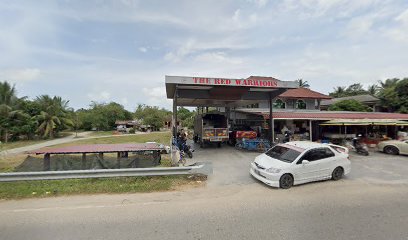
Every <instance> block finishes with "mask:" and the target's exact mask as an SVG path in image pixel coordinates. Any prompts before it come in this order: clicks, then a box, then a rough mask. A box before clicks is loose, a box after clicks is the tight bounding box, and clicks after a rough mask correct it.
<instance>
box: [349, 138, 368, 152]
mask: <svg viewBox="0 0 408 240" xmlns="http://www.w3.org/2000/svg"><path fill="white" fill-rule="evenodd" d="M360 139H361V134H359V135H358V136H357V137H354V138H353V139H352V143H353V147H354V149H355V150H356V152H357V153H358V154H360V155H364V156H368V155H369V153H368V147H367V145H366V144H365V143H362V142H361V141H360Z"/></svg>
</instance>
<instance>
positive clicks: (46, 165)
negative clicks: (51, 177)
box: [44, 153, 51, 171]
mask: <svg viewBox="0 0 408 240" xmlns="http://www.w3.org/2000/svg"><path fill="white" fill-rule="evenodd" d="M50 169H51V155H50V154H49V153H46V154H44V171H50Z"/></svg>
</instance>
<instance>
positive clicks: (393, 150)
mask: <svg viewBox="0 0 408 240" xmlns="http://www.w3.org/2000/svg"><path fill="white" fill-rule="evenodd" d="M377 147H378V150H380V151H381V152H385V153H387V154H393V155H398V154H406V155H408V140H403V141H397V140H389V141H383V142H380V143H379V144H378V145H377Z"/></svg>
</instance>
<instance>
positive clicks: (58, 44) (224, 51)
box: [0, 0, 408, 111]
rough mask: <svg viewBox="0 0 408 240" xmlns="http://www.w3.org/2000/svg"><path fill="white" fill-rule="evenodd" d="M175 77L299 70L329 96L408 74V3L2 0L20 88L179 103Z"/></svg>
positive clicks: (5, 75) (8, 51) (5, 36)
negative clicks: (171, 88) (169, 90)
mask: <svg viewBox="0 0 408 240" xmlns="http://www.w3.org/2000/svg"><path fill="white" fill-rule="evenodd" d="M165 75H177V76H200V77H223V78H247V77H249V76H251V75H255V76H271V77H275V78H277V79H280V80H296V79H300V78H301V79H303V80H305V81H308V83H309V84H310V85H311V89H313V90H316V91H319V92H322V93H326V94H327V93H328V92H330V91H332V90H333V88H334V87H336V86H346V85H350V84H353V83H362V84H363V85H365V86H367V85H369V84H373V83H375V82H376V81H378V80H381V79H382V80H384V79H387V78H394V77H398V78H403V77H408V1H406V0H395V1H391V0H358V1H357V0H281V1H278V0H205V1H204V0H202V1H199V0H195V1H190V0H185V1H183V0H181V1H177V0H175V1H168V0H163V1H158V0H150V1H137V0H135V1H132V0H121V1H119V0H112V1H109V0H87V1H82V0H78V1H75V0H66V1H46V0H43V1H30V0H29V1H24V0H21V1H15V0H12V1H8V0H1V1H0V81H9V82H11V83H13V84H16V88H17V91H18V95H19V96H28V97H29V98H31V99H33V98H35V97H36V96H38V95H41V94H49V95H52V96H53V95H57V96H61V97H63V98H64V99H67V100H70V106H71V107H74V108H76V109H78V108H87V107H88V106H89V104H90V103H91V101H96V102H110V101H115V102H118V103H120V104H122V105H123V106H125V108H126V109H128V110H130V111H134V110H135V108H136V106H137V104H148V105H156V106H160V107H165V108H169V109H170V106H171V101H170V100H167V99H166V95H165V87H164V77H165Z"/></svg>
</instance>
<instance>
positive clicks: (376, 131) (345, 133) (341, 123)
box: [320, 119, 408, 147]
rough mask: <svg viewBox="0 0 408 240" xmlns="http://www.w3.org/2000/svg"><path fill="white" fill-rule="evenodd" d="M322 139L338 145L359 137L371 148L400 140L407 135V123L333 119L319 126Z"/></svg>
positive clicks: (388, 120)
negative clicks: (386, 141)
mask: <svg viewBox="0 0 408 240" xmlns="http://www.w3.org/2000/svg"><path fill="white" fill-rule="evenodd" d="M320 125H321V126H322V129H323V130H324V133H323V137H324V138H326V139H327V140H330V141H331V142H335V143H339V142H341V141H342V140H343V139H351V138H354V137H356V136H361V137H362V141H363V142H364V143H366V144H368V145H369V146H371V147H375V146H376V145H377V144H378V143H379V142H381V141H385V140H391V139H397V140H402V139H406V138H407V135H408V133H407V132H408V121H403V120H393V119H334V120H330V121H326V122H324V123H321V124H320Z"/></svg>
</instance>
